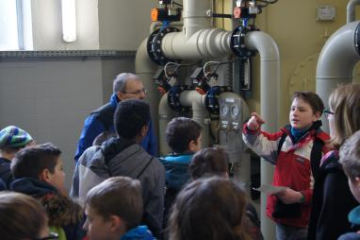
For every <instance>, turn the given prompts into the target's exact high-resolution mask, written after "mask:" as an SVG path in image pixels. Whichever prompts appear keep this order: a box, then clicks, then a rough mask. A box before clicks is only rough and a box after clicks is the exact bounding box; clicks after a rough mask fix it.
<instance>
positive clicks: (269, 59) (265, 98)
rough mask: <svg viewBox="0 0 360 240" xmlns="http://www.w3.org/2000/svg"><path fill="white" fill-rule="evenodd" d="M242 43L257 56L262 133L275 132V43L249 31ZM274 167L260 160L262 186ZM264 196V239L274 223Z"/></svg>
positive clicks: (277, 75)
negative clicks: (270, 218)
mask: <svg viewBox="0 0 360 240" xmlns="http://www.w3.org/2000/svg"><path fill="white" fill-rule="evenodd" d="M245 44H246V46H247V47H248V48H249V49H251V50H257V51H258V52H259V54H260V61H261V62H260V81H261V83H260V86H261V90H260V106H261V116H262V117H263V118H264V119H265V120H266V122H267V123H268V124H265V125H264V127H263V130H265V131H267V132H275V131H277V130H278V126H277V125H278V116H279V106H280V98H279V95H280V92H279V89H280V55H279V50H278V47H277V45H276V43H275V41H274V40H273V39H272V38H271V37H270V36H269V35H268V34H266V33H264V32H257V31H256V32H250V33H248V34H247V35H246V37H245ZM273 172H274V168H273V167H272V166H271V165H270V164H269V163H267V162H265V161H261V184H265V183H267V184H269V183H271V182H272V177H273ZM266 197H267V196H266V195H265V194H264V193H262V194H261V231H262V233H263V234H264V236H268V237H270V236H275V228H274V224H273V223H272V222H271V221H270V220H269V219H268V218H267V217H266V216H265V211H266Z"/></svg>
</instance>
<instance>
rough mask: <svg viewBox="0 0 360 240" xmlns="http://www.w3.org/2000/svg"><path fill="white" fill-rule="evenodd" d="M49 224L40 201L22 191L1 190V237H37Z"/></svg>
mask: <svg viewBox="0 0 360 240" xmlns="http://www.w3.org/2000/svg"><path fill="white" fill-rule="evenodd" d="M46 226H47V216H46V212H45V210H44V208H43V207H42V206H41V204H40V202H38V201H36V200H35V199H34V198H32V197H30V196H27V195H25V194H22V193H15V192H6V191H4V192H0V232H1V239H7V240H18V239H36V238H39V237H40V233H41V230H42V228H44V227H46Z"/></svg>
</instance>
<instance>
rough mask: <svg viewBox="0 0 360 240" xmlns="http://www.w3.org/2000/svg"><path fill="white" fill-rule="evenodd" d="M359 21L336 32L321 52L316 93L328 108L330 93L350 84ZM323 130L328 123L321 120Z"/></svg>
mask: <svg viewBox="0 0 360 240" xmlns="http://www.w3.org/2000/svg"><path fill="white" fill-rule="evenodd" d="M358 25H359V21H356V22H351V23H349V24H347V25H345V26H343V27H342V28H340V29H339V30H337V31H336V32H335V33H334V34H333V35H332V36H331V37H330V38H329V40H328V41H327V42H326V44H325V45H324V47H323V49H322V50H321V53H320V56H319V59H318V63H317V68H316V93H317V94H319V96H320V97H321V98H322V100H323V101H324V104H325V105H326V106H328V99H329V95H330V94H331V92H332V91H333V90H334V89H335V88H336V87H337V86H338V85H339V84H341V83H348V82H351V81H352V79H353V70H354V67H355V65H356V63H357V62H358V61H359V60H360V57H359V54H358V53H357V51H356V49H355V43H354V35H355V31H356V28H357V26H358ZM323 124H324V130H325V131H328V121H327V120H325V119H323Z"/></svg>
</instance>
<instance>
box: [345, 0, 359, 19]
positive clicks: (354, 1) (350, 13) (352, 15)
mask: <svg viewBox="0 0 360 240" xmlns="http://www.w3.org/2000/svg"><path fill="white" fill-rule="evenodd" d="M357 5H360V0H350V2H349V3H348V5H347V8H346V10H347V15H346V23H351V22H354V21H355V20H356V6H357Z"/></svg>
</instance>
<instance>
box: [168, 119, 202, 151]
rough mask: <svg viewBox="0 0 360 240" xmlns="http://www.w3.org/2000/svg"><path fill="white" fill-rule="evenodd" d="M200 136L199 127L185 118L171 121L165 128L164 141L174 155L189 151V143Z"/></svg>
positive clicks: (191, 120)
mask: <svg viewBox="0 0 360 240" xmlns="http://www.w3.org/2000/svg"><path fill="white" fill-rule="evenodd" d="M200 134H201V125H200V124H199V123H197V122H196V121H195V120H193V119H191V118H187V117H177V118H174V119H172V120H171V121H170V122H169V123H168V125H167V126H166V131H165V139H166V142H167V144H168V145H169V147H170V148H171V149H172V150H173V151H174V152H175V153H184V152H186V151H188V150H189V143H190V142H191V141H195V142H196V141H197V139H198V138H199V136H200Z"/></svg>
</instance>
